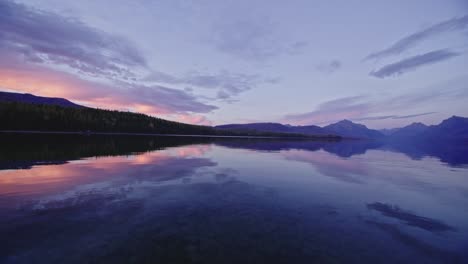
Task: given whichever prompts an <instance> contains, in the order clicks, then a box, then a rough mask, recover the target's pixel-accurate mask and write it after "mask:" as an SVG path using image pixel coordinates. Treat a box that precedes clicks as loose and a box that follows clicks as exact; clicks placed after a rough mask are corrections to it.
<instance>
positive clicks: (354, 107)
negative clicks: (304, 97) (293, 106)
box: [283, 96, 371, 125]
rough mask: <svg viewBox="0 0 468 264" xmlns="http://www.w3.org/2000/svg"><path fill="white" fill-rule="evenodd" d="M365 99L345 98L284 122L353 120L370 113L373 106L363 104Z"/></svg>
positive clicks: (289, 116)
mask: <svg viewBox="0 0 468 264" xmlns="http://www.w3.org/2000/svg"><path fill="white" fill-rule="evenodd" d="M363 99H365V97H363V96H352V97H343V98H339V99H335V100H331V101H327V102H324V103H322V104H320V105H319V106H318V108H317V110H315V111H311V112H307V113H301V114H291V115H286V116H285V117H284V118H283V120H285V121H287V122H292V123H295V124H301V125H310V124H324V123H328V122H330V121H331V120H341V119H352V118H354V117H356V116H363V115H365V114H367V113H368V112H369V111H370V108H371V104H370V103H368V102H363Z"/></svg>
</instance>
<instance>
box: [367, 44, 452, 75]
mask: <svg viewBox="0 0 468 264" xmlns="http://www.w3.org/2000/svg"><path fill="white" fill-rule="evenodd" d="M459 55H460V53H456V52H452V51H449V50H435V51H431V52H428V53H424V54H420V55H416V56H413V57H409V58H406V59H403V60H401V61H398V62H395V63H391V64H387V65H385V66H383V67H382V68H380V69H378V70H376V71H372V72H370V73H369V75H371V76H374V77H377V78H386V77H391V76H398V75H401V74H404V73H406V72H408V71H411V70H415V69H417V68H419V67H422V66H425V65H429V64H434V63H437V62H441V61H445V60H448V59H450V58H452V57H455V56H459Z"/></svg>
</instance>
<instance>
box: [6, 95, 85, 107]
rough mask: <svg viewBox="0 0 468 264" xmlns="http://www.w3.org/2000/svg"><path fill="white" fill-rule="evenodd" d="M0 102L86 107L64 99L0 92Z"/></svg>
mask: <svg viewBox="0 0 468 264" xmlns="http://www.w3.org/2000/svg"><path fill="white" fill-rule="evenodd" d="M0 102H18V103H28V104H46V105H57V106H62V107H74V108H82V107H84V106H82V105H78V104H75V103H72V102H70V101H69V100H67V99H64V98H53V97H42V96H36V95H32V94H20V93H9V92H1V91H0Z"/></svg>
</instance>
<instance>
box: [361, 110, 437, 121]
mask: <svg viewBox="0 0 468 264" xmlns="http://www.w3.org/2000/svg"><path fill="white" fill-rule="evenodd" d="M435 113H437V112H426V113H419V114H412V115H385V116H367V117H360V118H353V119H352V120H353V121H365V120H386V119H407V118H413V117H418V116H425V115H431V114H435Z"/></svg>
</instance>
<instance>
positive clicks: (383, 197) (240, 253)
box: [0, 135, 468, 263]
mask: <svg viewBox="0 0 468 264" xmlns="http://www.w3.org/2000/svg"><path fill="white" fill-rule="evenodd" d="M1 141H2V144H5V145H3V146H5V147H4V148H1V149H0V168H1V169H0V214H1V215H2V217H1V218H0V237H3V238H8V243H3V244H4V245H2V247H0V262H5V263H34V262H39V263H63V262H66V263H83V262H87V263H102V262H112V263H128V262H137V263H142V262H143V263H144V262H151V263H154V262H156V263H311V262H312V263H314V262H317V263H363V262H371V263H408V262H418V263H463V262H464V261H465V260H466V257H468V256H467V253H466V252H468V248H467V245H468V221H467V220H468V212H467V211H466V204H467V202H468V179H467V177H466V176H467V175H468V173H467V172H468V171H467V169H466V168H464V167H463V165H466V164H467V163H464V161H463V160H464V158H450V157H454V156H456V155H455V154H453V153H452V154H450V155H449V154H447V153H445V154H437V155H435V154H431V153H428V154H424V155H422V156H421V155H417V156H413V158H415V157H417V158H415V159H411V158H409V157H410V156H411V155H409V154H408V153H404V152H399V151H397V149H391V148H390V147H389V146H388V145H385V144H382V143H376V142H364V141H346V142H338V143H337V142H318V141H303V140H299V141H291V140H287V141H285V140H258V139H257V140H245V139H244V140H239V139H219V138H218V139H216V138H212V139H209V138H170V137H163V138H154V137H129V138H128V137H94V136H91V137H86V136H82V137H81V136H78V137H77V136H61V137H56V136H54V138H52V139H51V138H50V137H47V136H44V135H42V136H38V137H37V136H14V137H10V138H7V137H3V138H2V139H1ZM433 149H434V148H433ZM459 149H463V148H460V147H459V148H458V150H459ZM458 150H457V151H456V153H464V152H463V151H461V152H458ZM422 153H427V152H424V150H423V151H422ZM447 157H448V158H447ZM452 165H456V167H451V166H452Z"/></svg>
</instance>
